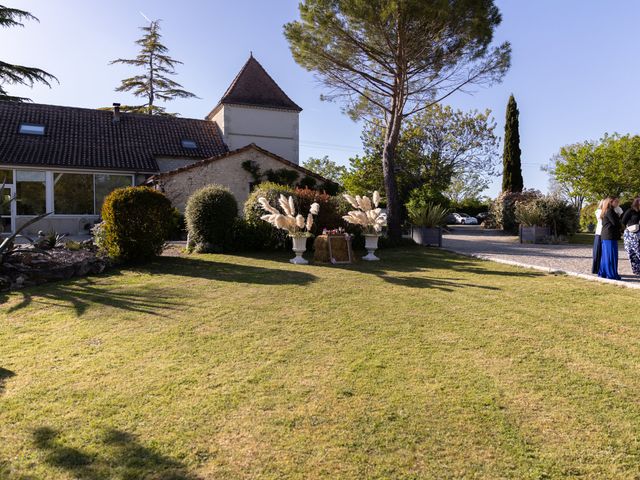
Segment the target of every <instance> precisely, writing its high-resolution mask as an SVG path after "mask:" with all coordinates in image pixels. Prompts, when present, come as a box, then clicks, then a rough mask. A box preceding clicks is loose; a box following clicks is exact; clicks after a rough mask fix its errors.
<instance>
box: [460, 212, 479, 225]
mask: <svg viewBox="0 0 640 480" xmlns="http://www.w3.org/2000/svg"><path fill="white" fill-rule="evenodd" d="M458 215H460V216H461V217H462V222H461V223H462V225H478V219H477V218H476V217H472V216H471V215H467V214H466V213H459V214H458Z"/></svg>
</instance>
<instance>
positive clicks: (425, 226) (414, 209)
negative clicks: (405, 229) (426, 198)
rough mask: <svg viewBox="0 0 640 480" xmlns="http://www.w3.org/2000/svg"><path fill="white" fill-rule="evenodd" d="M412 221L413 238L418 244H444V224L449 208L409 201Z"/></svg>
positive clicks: (408, 210) (408, 205) (408, 208)
mask: <svg viewBox="0 0 640 480" xmlns="http://www.w3.org/2000/svg"><path fill="white" fill-rule="evenodd" d="M406 207H407V213H408V215H409V221H410V222H411V238H413V241H414V242H416V243H417V244H418V245H437V246H438V247H441V246H442V226H443V225H444V223H445V219H446V217H447V215H448V213H449V212H448V210H447V209H446V208H444V207H442V206H441V205H437V204H433V203H424V202H409V203H407V205H406Z"/></svg>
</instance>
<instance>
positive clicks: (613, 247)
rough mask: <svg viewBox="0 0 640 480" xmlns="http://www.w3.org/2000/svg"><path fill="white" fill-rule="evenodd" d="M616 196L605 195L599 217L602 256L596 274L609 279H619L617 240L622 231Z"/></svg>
mask: <svg viewBox="0 0 640 480" xmlns="http://www.w3.org/2000/svg"><path fill="white" fill-rule="evenodd" d="M618 204H619V200H618V197H607V199H606V200H605V201H604V203H603V205H602V212H600V218H601V219H602V232H601V234H600V238H601V239H602V258H601V260H600V270H599V271H598V276H599V277H602V278H609V279H611V280H620V279H621V277H620V275H619V274H618V240H620V232H621V231H622V222H621V221H620V216H619V215H618V213H617V212H616V208H617V207H618Z"/></svg>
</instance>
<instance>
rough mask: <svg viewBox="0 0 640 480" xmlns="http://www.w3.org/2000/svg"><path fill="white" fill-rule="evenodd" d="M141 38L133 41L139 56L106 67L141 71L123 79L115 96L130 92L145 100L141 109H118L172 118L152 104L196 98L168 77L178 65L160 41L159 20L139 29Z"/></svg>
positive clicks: (129, 107)
mask: <svg viewBox="0 0 640 480" xmlns="http://www.w3.org/2000/svg"><path fill="white" fill-rule="evenodd" d="M140 30H142V31H143V32H144V35H143V36H142V37H141V38H140V39H139V40H136V44H138V45H140V47H141V49H140V53H139V54H138V56H137V57H136V58H133V59H123V58H119V59H117V60H113V61H112V62H110V63H109V65H113V64H115V63H122V64H125V65H133V66H136V67H141V68H142V69H143V70H144V73H142V74H139V75H135V76H133V77H129V78H125V79H124V80H122V83H121V84H120V86H119V87H118V88H116V92H132V93H133V95H134V96H136V97H142V98H145V99H146V102H145V103H144V104H143V105H137V106H127V107H124V108H122V107H121V109H122V110H123V111H129V112H134V113H146V114H149V115H175V114H167V113H166V112H165V108H164V107H161V106H158V105H156V104H155V102H156V100H162V101H163V102H168V101H171V100H175V99H176V98H194V97H195V98H197V97H196V95H195V94H193V93H191V92H188V91H186V90H184V89H183V88H182V85H180V84H179V83H178V82H176V81H175V80H172V79H171V78H170V75H175V74H176V71H175V67H176V65H179V64H180V65H181V64H182V62H180V61H178V60H174V59H173V58H171V57H170V56H169V55H168V52H169V49H168V48H167V47H165V46H164V45H163V44H162V43H161V42H160V39H161V38H162V35H160V20H153V21H152V22H151V23H150V24H149V25H147V26H145V27H140Z"/></svg>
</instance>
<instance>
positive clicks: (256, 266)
mask: <svg viewBox="0 0 640 480" xmlns="http://www.w3.org/2000/svg"><path fill="white" fill-rule="evenodd" d="M380 255H381V257H382V258H383V261H382V262H380V263H378V264H363V263H359V264H357V265H354V266H351V267H348V268H336V267H330V266H292V265H290V264H288V263H286V259H287V258H288V256H282V255H274V256H266V257H255V258H251V257H233V256H221V255H209V256H207V255H202V256H191V257H187V258H184V257H183V258H172V257H164V258H161V259H159V260H158V261H156V262H154V263H153V264H151V265H148V266H145V267H141V268H137V269H131V270H121V271H119V272H114V273H112V274H110V275H105V276H101V277H94V278H88V279H83V280H77V281H71V282H65V283H57V284H52V285H48V286H43V287H38V288H33V289H30V290H25V291H21V292H18V293H13V294H10V295H5V296H4V297H2V298H0V299H1V300H2V301H3V303H2V305H1V306H0V315H1V323H0V346H1V347H0V349H1V350H0V353H1V357H0V478H3V479H9V480H13V479H27V478H29V479H31V478H34V479H40V478H52V479H71V478H84V479H112V478H116V479H138V478H142V479H183V480H191V479H196V478H212V479H214V478H215V479H218V478H269V479H281V478H332V479H337V478H340V479H343V478H344V479H351V478H353V479H363V478H394V479H395V478H403V479H413V478H415V479H417V478H420V479H422V478H434V479H447V478H450V479H454V478H455V479H458V478H486V479H494V478H513V479H543V478H570V477H580V478H594V479H595V478H607V479H613V478H637V475H638V474H639V473H640V403H639V402H638V398H640V363H639V362H638V358H639V355H640V342H639V341H638V340H639V339H640V320H639V319H638V316H637V315H635V314H633V313H632V310H633V309H632V308H630V305H634V304H635V303H637V293H636V292H634V291H631V290H626V289H619V288H615V287H611V286H607V285H599V284H592V283H588V282H584V281H581V280H576V279H570V278H566V277H562V276H549V275H542V274H539V273H536V272H532V271H528V270H523V269H516V268H511V267H508V266H504V265H499V264H494V263H489V262H482V261H477V260H472V259H467V258H463V257H458V256H453V255H451V254H447V253H445V252H441V251H437V250H429V249H418V248H415V249H404V250H395V251H382V252H380Z"/></svg>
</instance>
